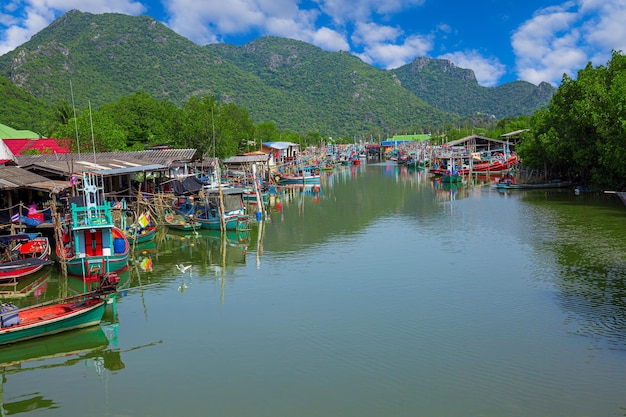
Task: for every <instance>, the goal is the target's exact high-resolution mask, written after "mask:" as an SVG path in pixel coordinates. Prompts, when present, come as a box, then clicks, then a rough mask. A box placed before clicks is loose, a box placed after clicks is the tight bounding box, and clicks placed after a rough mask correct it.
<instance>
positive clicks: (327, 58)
mask: <svg viewBox="0 0 626 417" xmlns="http://www.w3.org/2000/svg"><path fill="white" fill-rule="evenodd" d="M206 48H207V49H208V50H209V51H211V52H213V53H215V54H217V55H220V56H221V57H222V58H223V59H224V60H229V61H230V62H232V63H233V64H234V65H236V66H237V67H238V68H240V69H241V70H242V71H245V72H247V73H249V74H251V75H253V76H254V77H256V78H258V79H260V80H261V82H263V83H264V84H265V85H267V86H270V87H271V88H273V89H276V90H279V91H285V92H287V93H288V94H289V95H290V98H291V101H289V102H286V103H284V104H283V105H282V106H281V108H280V109H272V110H271V111H272V113H271V114H274V115H277V114H279V115H281V116H282V117H283V118H285V119H289V120H291V121H292V122H291V123H290V125H291V126H293V128H294V129H295V130H300V131H301V129H306V128H307V127H308V128H309V129H310V128H311V126H314V127H318V130H319V131H320V132H321V133H325V132H332V131H335V132H340V133H341V134H343V135H347V136H352V135H353V134H356V133H361V132H363V131H364V130H368V129H369V130H372V129H374V130H375V129H379V130H380V131H382V132H390V131H391V130H393V129H398V128H404V129H413V130H415V129H423V128H425V127H427V126H437V125H442V124H444V123H445V122H446V121H450V120H451V116H450V115H449V114H447V113H446V112H442V111H440V110H438V109H435V108H433V107H432V106H430V105H428V104H427V103H425V102H424V101H423V100H421V99H420V98H418V97H417V96H415V95H414V94H411V92H409V91H407V90H406V89H405V88H402V86H401V85H400V84H399V83H398V82H397V80H395V79H394V77H392V76H391V75H390V74H389V73H388V72H386V71H381V70H379V69H377V68H375V67H372V66H371V65H368V64H366V63H364V62H363V61H361V60H360V59H358V58H357V57H355V56H353V55H351V54H349V53H345V52H326V51H324V50H322V49H320V48H318V47H316V46H313V45H310V44H308V43H305V42H301V41H296V40H292V39H284V38H275V37H263V38H259V39H257V40H255V41H253V42H250V43H248V44H246V45H243V46H241V47H238V46H233V45H227V44H213V45H207V46H206ZM246 108H248V109H249V110H250V113H251V114H258V112H259V111H260V110H261V109H256V108H255V103H248V105H247V106H246ZM331 136H332V135H331Z"/></svg>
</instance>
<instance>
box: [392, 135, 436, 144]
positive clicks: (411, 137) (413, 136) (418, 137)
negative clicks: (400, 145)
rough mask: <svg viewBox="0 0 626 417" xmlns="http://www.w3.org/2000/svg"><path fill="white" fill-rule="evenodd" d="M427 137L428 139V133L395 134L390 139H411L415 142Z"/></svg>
mask: <svg viewBox="0 0 626 417" xmlns="http://www.w3.org/2000/svg"><path fill="white" fill-rule="evenodd" d="M429 139H430V135H428V134H420V135H395V136H394V137H393V138H392V139H391V140H412V141H416V142H423V141H425V140H429Z"/></svg>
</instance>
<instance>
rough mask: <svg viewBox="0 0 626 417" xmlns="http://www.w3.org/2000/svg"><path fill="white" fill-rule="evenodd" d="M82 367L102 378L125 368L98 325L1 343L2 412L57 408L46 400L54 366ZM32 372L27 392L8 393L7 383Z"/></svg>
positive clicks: (51, 400) (0, 388) (10, 412)
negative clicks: (15, 342) (4, 344)
mask: <svg viewBox="0 0 626 417" xmlns="http://www.w3.org/2000/svg"><path fill="white" fill-rule="evenodd" d="M73 366H81V368H82V369H88V370H89V371H88V372H87V373H88V374H91V375H92V376H94V377H102V376H103V375H104V373H105V372H117V371H119V370H122V369H124V367H125V366H124V363H123V362H122V359H121V355H120V352H119V351H117V350H116V349H114V348H112V347H109V339H108V338H107V336H106V335H105V333H104V331H103V329H102V328H101V327H100V326H94V327H91V328H88V329H81V330H75V331H71V332H66V333H64V334H60V335H56V336H50V337H45V338H41V339H37V340H32V341H26V342H21V343H17V344H14V345H8V346H3V347H2V349H1V350H0V372H1V373H2V375H1V376H0V377H1V379H2V382H1V384H2V386H1V387H0V407H1V409H0V410H1V411H2V415H10V414H19V413H28V412H33V411H35V410H45V409H54V408H60V407H61V406H62V405H63V404H61V403H58V402H57V401H55V400H53V399H49V398H48V395H47V394H46V391H50V390H49V388H50V387H51V381H53V380H54V378H52V379H47V378H48V377H49V375H47V374H48V373H50V372H53V370H55V369H56V368H61V367H73ZM27 372H28V373H30V372H32V373H33V374H34V375H33V376H36V377H33V378H29V380H30V381H31V383H30V385H29V387H30V389H29V392H28V393H20V394H19V395H16V396H12V395H10V394H8V395H7V393H10V389H8V388H10V383H11V380H12V379H13V378H16V377H17V376H18V374H21V373H27Z"/></svg>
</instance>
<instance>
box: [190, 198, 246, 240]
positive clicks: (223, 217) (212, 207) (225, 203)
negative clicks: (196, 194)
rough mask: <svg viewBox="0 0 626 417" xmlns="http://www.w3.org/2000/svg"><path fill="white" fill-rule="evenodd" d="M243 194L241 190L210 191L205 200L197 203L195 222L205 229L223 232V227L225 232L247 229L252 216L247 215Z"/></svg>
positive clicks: (195, 206) (198, 200) (197, 200)
mask: <svg viewBox="0 0 626 417" xmlns="http://www.w3.org/2000/svg"><path fill="white" fill-rule="evenodd" d="M243 194H244V191H243V190H242V189H239V188H226V189H223V190H221V192H220V191H219V190H208V191H207V193H206V196H205V198H204V199H203V200H200V199H196V201H195V205H194V210H195V214H194V217H193V218H194V220H195V221H196V222H198V223H199V224H200V225H201V226H202V228H203V229H210V230H222V226H223V228H224V230H241V229H247V228H248V223H249V220H250V216H249V215H248V214H247V213H246V205H245V202H244V198H243ZM220 199H221V201H222V203H220ZM222 208H223V211H224V213H223V214H222V213H221V211H222Z"/></svg>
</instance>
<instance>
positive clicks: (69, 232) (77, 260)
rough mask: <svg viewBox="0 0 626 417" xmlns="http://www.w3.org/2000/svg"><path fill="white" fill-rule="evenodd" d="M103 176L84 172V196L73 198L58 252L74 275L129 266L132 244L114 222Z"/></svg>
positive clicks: (104, 271) (117, 269) (97, 272)
mask: <svg viewBox="0 0 626 417" xmlns="http://www.w3.org/2000/svg"><path fill="white" fill-rule="evenodd" d="M103 184H104V183H103V178H102V176H101V175H99V174H95V173H87V172H86V173H84V174H83V187H82V189H79V190H80V191H81V192H82V195H80V196H78V197H74V198H72V199H71V200H70V201H71V203H70V212H71V219H70V222H69V223H67V224H66V227H65V228H64V231H63V236H62V238H63V243H64V244H63V245H62V246H61V245H57V248H56V253H57V256H58V257H59V259H60V260H61V261H62V262H65V264H66V265H67V272H68V274H71V275H76V276H82V277H83V278H86V277H89V276H91V275H93V274H99V273H108V272H115V271H119V270H120V269H122V268H124V267H126V266H127V265H128V257H129V252H130V244H129V242H128V238H127V237H126V234H125V233H124V231H123V230H121V229H120V228H118V227H116V226H115V225H114V223H113V216H112V213H111V204H110V203H109V202H108V201H106V200H105V199H104V186H103Z"/></svg>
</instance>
